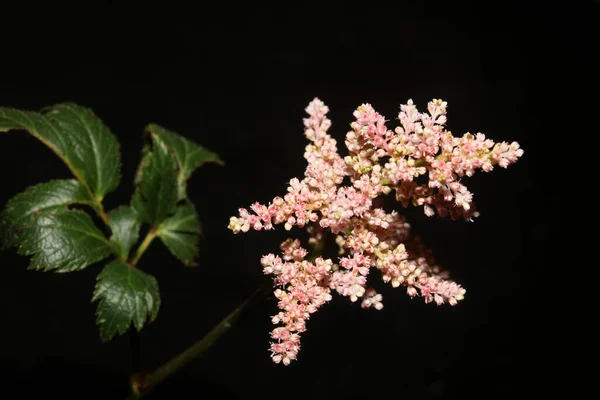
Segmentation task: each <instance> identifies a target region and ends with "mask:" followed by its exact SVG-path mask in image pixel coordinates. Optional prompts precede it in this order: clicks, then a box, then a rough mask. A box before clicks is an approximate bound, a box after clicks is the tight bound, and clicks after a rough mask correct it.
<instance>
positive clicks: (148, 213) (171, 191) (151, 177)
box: [131, 136, 178, 226]
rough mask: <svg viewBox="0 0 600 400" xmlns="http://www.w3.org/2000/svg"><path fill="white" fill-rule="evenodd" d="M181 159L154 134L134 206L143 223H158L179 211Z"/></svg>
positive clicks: (144, 161)
mask: <svg viewBox="0 0 600 400" xmlns="http://www.w3.org/2000/svg"><path fill="white" fill-rule="evenodd" d="M177 172H178V171H177V161H176V160H175V156H174V155H173V153H171V152H170V151H169V149H168V148H167V146H166V145H165V144H164V143H163V142H161V141H160V140H158V138H156V137H155V136H153V137H152V150H151V151H147V152H146V153H145V154H144V158H143V159H142V164H141V167H140V169H139V173H138V185H137V188H136V191H135V193H134V195H133V198H132V200H131V206H132V207H133V210H134V211H135V212H136V214H137V216H138V218H139V219H140V220H141V221H142V222H147V223H149V224H151V225H153V226H156V225H158V224H159V223H160V222H161V221H162V220H164V219H165V218H166V217H167V216H169V215H171V214H173V213H174V212H175V205H176V203H177Z"/></svg>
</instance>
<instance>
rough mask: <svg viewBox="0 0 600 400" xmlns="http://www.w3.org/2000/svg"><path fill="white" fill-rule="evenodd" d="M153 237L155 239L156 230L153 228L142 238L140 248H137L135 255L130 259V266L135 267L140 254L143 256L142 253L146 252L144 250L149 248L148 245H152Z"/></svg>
mask: <svg viewBox="0 0 600 400" xmlns="http://www.w3.org/2000/svg"><path fill="white" fill-rule="evenodd" d="M155 237H156V230H155V229H154V228H150V230H149V231H148V233H147V234H146V237H145V238H144V240H143V241H142V243H141V244H140V247H138V248H137V250H136V252H135V255H134V256H133V258H132V259H131V263H130V264H131V265H132V266H135V265H136V264H137V262H138V261H139V260H140V258H141V257H142V254H144V252H145V251H146V249H147V248H148V246H150V243H152V241H153V240H154V238H155Z"/></svg>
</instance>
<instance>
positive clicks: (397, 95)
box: [0, 1, 599, 399]
mask: <svg viewBox="0 0 600 400" xmlns="http://www.w3.org/2000/svg"><path fill="white" fill-rule="evenodd" d="M390 3H393V4H394V5H395V6H393V7H392V6H391V5H388V6H385V7H377V6H375V5H374V4H372V3H370V2H360V3H357V4H355V5H350V4H348V5H344V6H337V7H336V8H335V9H334V8H333V7H327V6H325V5H322V4H320V3H318V2H314V3H309V2H305V3H303V4H302V5H296V6H289V7H287V8H284V7H282V6H281V5H280V3H277V4H275V3H274V4H273V5H270V6H259V5H257V4H252V5H242V4H240V5H238V4H235V3H229V2H221V3H218V2H217V3H212V4H210V5H209V4H208V3H205V2H204V3H198V4H194V5H192V4H191V3H190V4H189V5H182V4H176V2H164V3H162V4H156V5H153V6H151V5H147V4H146V5H143V6H140V7H138V8H131V9H129V8H127V7H124V6H122V5H120V4H119V2H113V3H112V4H108V3H103V4H101V5H100V4H99V3H96V4H94V2H80V3H79V5H78V6H77V7H75V8H70V9H67V8H65V9H60V8H59V7H57V6H56V5H55V4H53V5H51V6H43V7H41V8H40V7H39V6H38V5H33V4H31V5H30V4H26V3H24V2H11V1H3V2H2V3H1V4H0V15H1V16H2V18H1V19H2V24H1V25H0V35H1V36H2V38H3V40H2V42H3V44H2V53H1V54H2V58H0V72H1V73H0V76H1V77H2V81H1V82H2V84H1V87H0V105H1V106H9V107H16V108H25V109H32V110H38V109H40V108H42V107H44V106H46V105H51V104H54V103H57V102H62V101H74V102H77V103H79V104H81V105H85V106H87V107H90V108H92V109H93V110H94V111H95V112H96V114H97V115H98V116H99V117H100V118H101V119H102V120H103V121H104V122H105V123H106V124H107V125H108V126H109V127H110V128H111V130H112V131H113V132H114V133H115V134H116V135H117V136H118V138H119V140H120V142H121V146H122V152H123V157H124V166H123V180H122V184H121V186H120V187H119V189H118V190H117V191H116V192H115V193H113V194H111V195H110V196H109V197H108V198H107V199H106V202H107V206H108V208H111V207H112V206H116V205H118V204H120V203H124V202H127V201H128V200H129V196H130V194H131V190H132V181H133V174H134V170H135V168H136V166H137V163H138V160H139V152H140V150H141V143H142V129H143V127H144V126H145V125H146V124H147V123H149V122H156V123H159V124H161V125H163V126H166V127H168V128H170V129H172V130H174V131H177V132H180V133H181V134H183V135H185V136H187V137H189V138H191V139H193V140H195V141H197V142H198V143H200V144H202V145H205V146H206V147H208V148H210V149H212V150H214V151H216V152H218V153H219V154H220V155H221V156H222V158H223V159H224V160H225V162H226V166H225V167H219V166H216V165H207V166H204V167H202V168H201V169H199V170H197V171H196V173H195V174H194V176H193V178H192V179H191V181H190V184H189V193H190V197H191V198H192V200H193V201H194V203H195V204H196V205H197V207H198V211H199V214H200V217H201V220H202V223H203V228H204V232H205V238H204V239H203V241H202V251H201V255H200V258H199V262H200V265H199V266H198V267H196V268H184V267H183V266H181V265H179V264H178V263H177V262H176V261H175V260H174V259H173V258H172V257H171V256H170V255H169V254H168V253H167V251H166V250H165V249H164V248H163V247H162V246H161V245H160V244H159V243H158V242H157V243H154V244H153V245H152V247H151V248H150V250H149V251H148V252H147V254H146V255H145V256H144V257H143V259H142V262H141V267H142V268H144V270H146V271H148V272H150V273H152V274H154V275H155V276H156V277H157V278H158V280H159V283H160V288H161V294H162V301H163V304H162V308H161V310H160V313H159V316H158V318H157V320H156V321H155V322H154V323H152V324H150V325H148V326H147V327H146V328H145V329H144V330H143V331H142V334H141V340H140V342H141V349H142V353H141V363H142V367H143V368H144V369H146V370H151V369H153V368H155V367H156V366H158V365H159V364H160V363H162V362H164V361H166V360H167V359H169V358H170V357H171V356H173V355H174V354H176V353H177V352H179V351H181V350H183V349H184V348H185V347H187V346H188V345H189V344H191V343H193V342H194V341H195V340H197V339H199V338H201V337H202V336H203V335H204V334H205V333H206V332H207V331H208V330H209V329H210V328H211V327H212V326H213V325H214V324H215V323H217V322H218V321H219V320H220V319H221V318H222V317H223V316H224V315H226V314H227V313H228V312H229V311H231V310H233V309H234V308H235V307H236V305H237V304H239V303H240V302H241V301H242V300H243V299H244V298H246V297H247V296H248V295H249V294H250V293H252V292H253V290H254V289H255V287H257V286H258V285H260V284H261V282H264V281H265V280H266V279H268V278H267V277H265V276H264V275H262V273H261V267H260V264H259V258H260V256H261V255H263V254H267V253H269V252H276V251H277V250H278V243H279V242H280V241H281V240H282V239H283V238H284V237H286V234H285V231H284V230H283V229H281V227H279V228H278V229H276V230H275V231H270V232H251V233H248V234H245V235H236V236H234V235H233V234H232V233H231V232H230V231H229V230H228V229H227V224H228V219H229V217H230V216H232V215H235V214H236V213H237V209H238V207H247V206H249V205H250V204H251V203H252V202H254V201H260V202H262V203H265V202H268V201H269V200H270V199H272V198H273V197H274V196H275V195H278V194H281V193H283V192H284V190H285V187H286V182H287V181H288V180H289V179H290V178H291V177H294V176H300V175H301V174H302V173H303V169H304V165H305V164H304V159H303V158H302V154H303V151H304V146H305V144H306V140H305V138H304V137H303V134H302V132H303V125H302V118H303V117H304V107H305V106H306V105H307V104H308V102H309V101H310V100H312V98H314V97H315V96H317V97H319V98H321V99H322V100H323V101H325V103H326V104H327V105H328V106H329V107H330V109H331V113H330V117H331V119H332V121H333V127H332V130H331V132H332V134H333V136H334V137H335V138H337V139H339V140H340V143H341V142H342V139H343V137H344V134H345V133H346V131H347V130H348V124H349V123H350V122H351V120H352V114H351V113H352V111H353V110H354V109H355V108H356V107H357V106H358V105H360V104H361V103H364V102H369V103H371V104H372V105H373V106H374V107H375V108H376V109H377V110H378V111H380V112H381V113H382V114H384V115H385V116H386V117H387V118H388V119H389V120H390V123H389V126H395V125H393V124H395V123H396V118H397V113H398V110H399V105H400V104H401V103H405V102H406V101H407V100H408V99H409V98H412V99H413V100H414V101H415V103H416V104H417V106H419V107H420V108H421V109H425V104H426V102H427V101H428V100H430V99H432V98H440V97H441V98H443V99H444V100H446V101H448V104H449V108H448V112H449V114H448V117H449V123H448V125H449V128H450V129H451V130H452V131H453V132H455V133H457V134H459V133H463V132H466V131H471V132H479V131H481V132H484V133H486V134H487V135H488V136H489V137H491V138H492V139H494V140H497V141H503V140H507V141H512V140H517V141H519V142H520V143H521V145H522V147H523V148H524V150H525V154H524V156H523V158H522V159H521V160H520V161H519V162H518V163H517V164H516V165H514V166H511V167H510V168H509V169H507V170H504V169H500V168H497V169H495V170H494V171H493V172H492V173H490V174H484V173H479V174H478V175H477V176H475V177H473V178H471V179H469V181H468V185H469V187H470V188H471V190H472V191H473V192H474V194H475V201H476V202H477V204H478V206H479V208H480V209H481V211H482V215H481V216H480V217H479V218H478V219H476V220H475V222H474V223H464V222H451V221H447V220H440V219H437V218H429V219H428V218H425V217H424V216H422V214H421V212H420V211H419V212H415V210H408V211H407V214H408V215H409V216H410V217H411V218H412V219H411V221H412V223H413V229H414V230H415V231H416V232H418V233H420V234H421V235H422V236H423V237H424V239H425V240H426V241H427V243H429V244H430V245H431V246H432V247H433V248H434V250H435V252H436V255H437V258H438V260H439V261H440V263H442V264H443V265H444V266H446V267H448V268H449V269H450V270H451V271H452V273H453V277H454V278H455V279H456V280H457V281H459V282H460V283H462V284H463V286H464V287H466V288H467V290H468V291H467V295H466V299H465V300H464V301H463V302H461V303H460V304H459V305H458V306H456V307H450V306H442V307H437V306H435V305H432V304H429V305H425V304H423V301H422V300H421V299H413V300H411V299H410V298H409V297H408V296H406V295H405V292H404V290H393V289H392V288H391V287H389V286H386V285H379V286H378V287H380V288H381V290H382V292H383V294H384V296H385V308H384V309H383V310H382V311H381V312H375V311H368V312H366V311H363V310H361V309H360V307H359V306H358V304H351V303H350V302H349V301H347V299H343V298H339V297H337V296H336V297H334V300H333V301H332V303H331V304H329V305H327V306H326V307H324V308H323V309H322V310H320V311H319V312H318V313H317V314H315V315H314V316H313V317H312V318H311V320H310V321H309V324H308V331H307V332H306V333H305V334H304V335H303V339H302V340H303V342H302V343H303V348H302V350H301V353H300V356H299V360H298V361H296V362H294V363H293V364H292V365H291V366H289V367H287V368H286V367H283V366H281V365H275V364H273V363H272V362H271V361H270V358H269V354H268V351H267V348H268V342H269V337H268V332H269V331H270V329H271V324H270V321H269V320H270V317H269V316H270V315H273V314H274V313H275V312H276V303H275V301H274V300H270V301H267V302H264V303H262V304H261V305H260V306H258V307H257V308H256V309H255V310H253V312H251V313H250V314H248V315H247V316H246V317H245V318H244V319H243V320H242V321H241V322H240V323H239V325H238V326H237V327H236V328H235V329H234V330H233V331H232V332H230V333H228V334H227V335H226V336H225V337H223V338H222V339H221V340H220V341H219V342H218V343H217V344H216V345H215V346H214V347H213V348H212V349H211V350H210V351H209V352H208V353H207V354H206V355H205V356H204V357H203V358H201V359H198V360H196V361H195V362H193V363H192V364H191V365H190V366H189V367H188V368H186V369H185V370H184V371H182V372H181V373H180V374H178V375H177V376H176V377H173V378H172V379H171V380H169V381H168V382H166V383H165V384H164V385H163V386H162V387H160V389H159V390H158V391H157V392H156V395H155V396H154V398H157V399H158V398H160V399H170V398H179V397H178V395H179V394H187V397H189V398H205V399H207V398H210V399H212V398H215V399H221V398H226V399H229V398H232V399H235V398H250V397H258V396H264V397H271V396H278V397H279V396H281V397H291V398H296V397H298V398H299V397H304V396H310V397H311V398H346V399H350V398H381V397H384V396H392V397H397V398H404V399H423V398H459V397H461V398H464V397H477V398H494V397H497V396H498V397H499V396H506V395H509V396H513V395H518V394H524V393H531V394H536V393H537V394H539V393H540V392H541V391H546V390H554V385H555V384H556V381H554V382H553V381H552V380H551V379H550V378H549V377H550V376H551V375H549V374H551V372H553V371H555V369H554V363H553V361H555V359H556V357H555V354H556V349H557V345H556V342H554V341H553V340H550V339H549V332H550V331H549V330H547V327H549V325H548V324H547V323H546V317H548V316H550V315H551V314H552V313H553V311H552V309H551V306H549V305H548V302H549V300H548V297H549V296H550V294H549V292H551V291H553V290H555V289H554V288H550V287H547V286H543V285H542V284H541V283H540V277H542V276H544V275H545V274H548V271H549V269H550V268H552V265H553V264H554V263H555V262H556V261H558V260H559V259H560V257H562V256H563V255H562V254H561V251H557V249H558V247H556V245H557V244H558V243H559V242H558V239H557V237H558V236H557V235H556V233H558V224H557V222H556V220H554V219H553V218H550V217H549V215H552V214H551V213H552V211H553V210H556V209H557V207H558V206H559V202H560V201H561V198H560V196H558V195H556V191H559V190H560V185H559V184H557V183H556V176H558V175H560V174H561V173H562V172H564V171H560V169H561V168H562V167H560V166H556V167H555V168H554V169H552V172H548V163H549V162H551V161H552V159H553V157H557V152H559V150H557V144H556V143H557V142H556V140H555V139H552V138H553V137H558V136H561V135H564V134H565V131H564V130H563V126H561V124H564V125H565V126H566V125H567V123H568V122H567V118H568V117H567V115H566V113H567V112H566V110H565V108H564V107H567V106H568V107H573V103H574V102H575V100H574V99H571V98H569V97H568V93H567V90H568V88H570V87H572V86H573V82H574V80H577V78H578V74H572V72H570V71H571V70H572V68H571V67H573V66H574V64H576V65H577V68H579V69H578V71H579V73H581V72H583V70H585V68H586V66H587V63H588V61H589V60H590V58H588V57H589V56H587V55H586V51H587V49H588V46H590V45H591V43H593V42H594V41H595V40H596V39H597V38H596V39H594V36H595V30H594V29H593V28H592V27H593V21H597V18H598V16H599V14H598V7H597V5H596V4H591V3H589V4H587V3H586V5H581V6H579V7H576V6H572V7H569V8H567V7H561V6H559V5H556V6H553V7H536V8H534V7H531V8H527V7H523V6H520V7H514V6H508V5H507V6H503V4H504V3H503V2H493V3H489V2H484V3H485V5H479V6H476V5H461V6H457V5H450V4H446V5H444V6H440V5H438V4H436V5H433V4H432V5H429V3H427V4H428V5H422V3H420V2H409V3H401V2H390ZM450 3H452V2H450ZM565 4H566V3H565ZM567 75H568V77H569V79H570V83H569V85H565V82H566V80H565V77H567ZM569 104H570V105H569ZM569 112H571V111H569ZM563 113H565V114H563ZM563 117H564V118H563ZM342 147H343V146H342ZM68 176H69V173H68V171H67V169H66V167H65V166H64V165H62V164H61V162H60V161H59V160H58V158H57V157H55V156H54V155H53V154H52V152H51V151H50V150H48V149H47V148H46V147H44V146H43V145H42V144H41V143H39V142H37V141H36V140H35V139H34V138H33V137H30V136H29V135H26V134H24V133H23V132H11V133H9V134H1V135H0V177H1V178H0V179H1V182H2V184H1V189H0V203H1V204H2V205H3V204H4V203H5V202H6V201H7V200H8V199H9V198H10V197H11V196H13V195H14V194H16V193H18V192H20V191H22V190H23V189H25V188H26V187H27V186H29V185H32V184H35V183H37V182H40V181H46V180H49V179H52V178H64V177H68ZM296 232H297V231H296ZM27 264H28V260H27V259H26V258H24V257H18V256H16V254H15V253H14V251H9V252H5V253H3V254H1V255H0V266H1V268H0V286H1V289H0V312H1V315H2V317H1V321H2V322H1V327H2V329H1V331H0V332H1V333H0V343H2V349H1V350H0V357H1V360H2V362H1V368H2V371H0V376H1V378H0V381H1V382H2V385H1V386H2V388H3V389H2V390H3V391H6V393H11V391H12V390H16V391H17V393H19V397H21V398H28V397H29V396H32V395H34V394H45V395H48V396H57V397H61V396H62V397H69V398H70V397H77V398H96V397H98V398H99V397H104V398H116V399H119V398H123V397H124V395H125V394H126V393H127V377H128V374H129V373H130V371H131V357H130V339H129V337H128V335H124V336H121V337H118V338H116V339H114V340H112V341H110V342H108V343H105V344H102V343H101V342H100V340H99V338H98V335H97V331H96V326H95V321H94V318H95V317H94V311H95V305H94V304H91V302H90V299H91V293H92V290H93V286H94V282H95V276H96V274H97V273H98V272H99V269H100V267H101V266H98V265H96V266H92V267H89V268H88V269H86V270H84V271H82V272H77V273H72V274H65V275H60V274H52V273H41V272H33V271H27V270H26V267H27ZM371 279H372V280H373V281H376V280H378V279H379V278H378V277H377V276H373V277H372V278H371ZM553 296H554V295H553ZM550 349H553V350H550ZM176 394H177V395H176ZM8 398H12V396H9V397H8Z"/></svg>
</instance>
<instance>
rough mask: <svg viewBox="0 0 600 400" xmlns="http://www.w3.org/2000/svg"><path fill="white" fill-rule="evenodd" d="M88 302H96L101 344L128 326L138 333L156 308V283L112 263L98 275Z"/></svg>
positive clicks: (150, 318) (153, 316) (134, 269)
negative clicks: (133, 327)
mask: <svg viewBox="0 0 600 400" xmlns="http://www.w3.org/2000/svg"><path fill="white" fill-rule="evenodd" d="M92 301H93V302H94V301H99V303H98V309H97V311H96V323H97V324H98V327H99V329H100V338H101V339H102V340H103V341H107V340H110V339H112V338H113V337H114V336H115V335H116V334H121V335H122V334H123V333H125V332H126V331H127V329H129V327H130V326H131V323H133V325H134V326H135V328H136V329H137V330H138V331H140V330H141V329H142V327H143V326H144V324H145V323H146V321H147V320H148V319H149V320H150V321H153V320H154V319H155V318H156V316H157V314H158V310H159V308H160V293H159V289H158V282H157V281H156V279H155V278H154V277H153V276H152V275H150V274H147V273H145V272H143V271H141V270H140V269H137V268H135V267H132V266H131V265H129V264H125V263H124V262H122V261H119V260H115V261H113V262H111V263H110V264H108V265H107V266H106V267H104V269H103V270H102V272H100V274H99V275H98V278H97V283H96V289H95V291H94V296H93V298H92Z"/></svg>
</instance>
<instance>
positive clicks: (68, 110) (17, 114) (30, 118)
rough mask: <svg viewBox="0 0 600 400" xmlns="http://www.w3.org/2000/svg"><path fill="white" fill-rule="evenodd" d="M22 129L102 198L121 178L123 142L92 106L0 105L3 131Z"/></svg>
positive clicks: (0, 126) (65, 104)
mask: <svg viewBox="0 0 600 400" xmlns="http://www.w3.org/2000/svg"><path fill="white" fill-rule="evenodd" d="M15 129H21V130H25V131H28V132H29V133H30V134H32V135H33V136H35V137H36V138H38V139H39V140H41V141H42V142H43V143H44V144H46V145H47V146H48V147H50V148H51V149H52V150H53V151H54V152H55V153H56V154H57V155H58V156H59V157H60V158H61V159H62V160H63V161H64V162H65V163H66V164H67V166H68V167H69V169H70V170H71V172H72V173H73V174H74V175H75V177H76V178H77V179H78V180H79V181H80V182H81V183H82V184H83V185H85V186H86V187H87V188H88V189H89V191H90V192H91V193H92V194H93V195H94V197H95V198H96V199H98V200H102V199H103V198H104V196H105V195H106V194H107V193H109V192H111V191H112V190H114V189H115V188H116V187H117V186H118V184H119V181H120V179H121V154H120V151H119V142H118V141H117V139H116V137H115V136H114V135H113V134H112V133H111V132H110V131H109V130H108V128H107V127H106V126H105V125H104V124H103V123H102V121H101V120H100V119H99V118H98V117H97V116H96V115H95V114H94V113H93V112H92V111H91V110H89V109H87V108H85V107H81V106H79V105H76V104H71V103H61V104H56V105H54V106H52V107H49V108H47V109H45V110H43V111H42V113H37V112H33V111H23V110H17V109H12V108H4V107H0V132H1V131H5V132H6V131H9V130H15Z"/></svg>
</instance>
